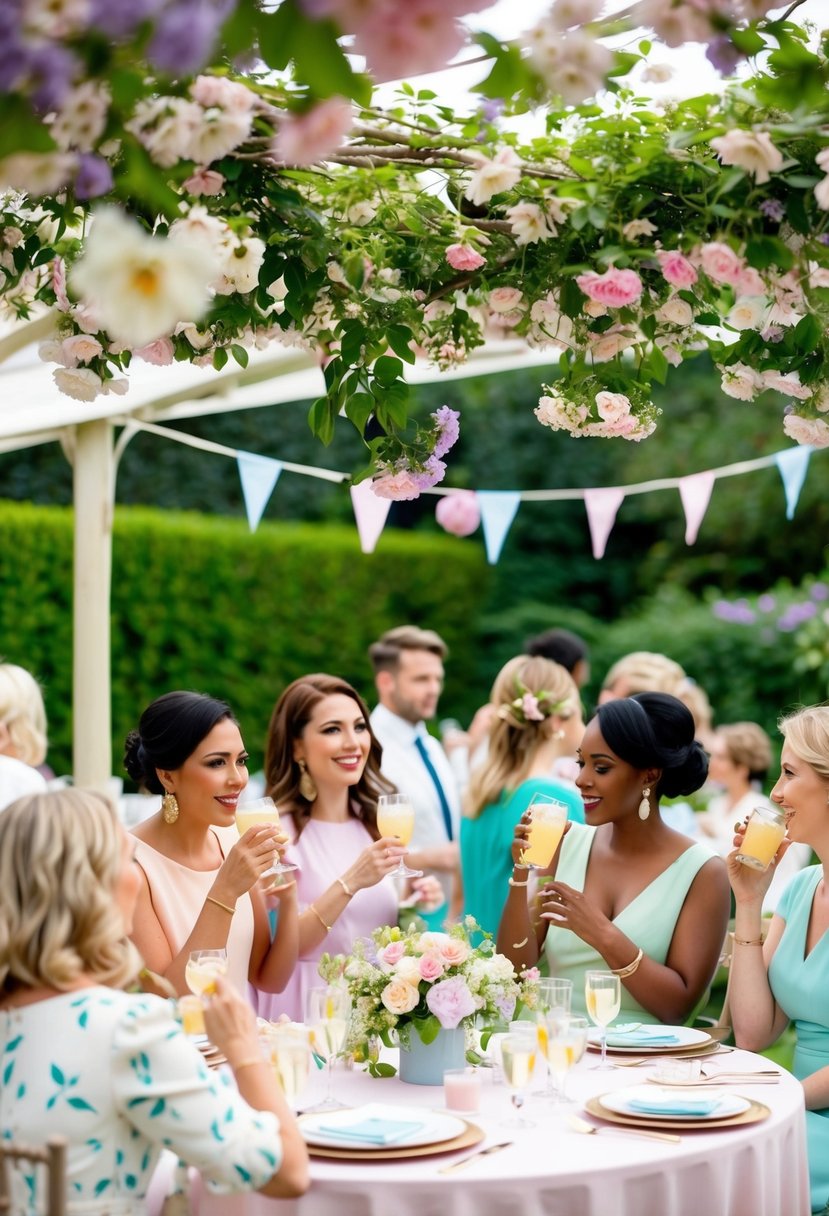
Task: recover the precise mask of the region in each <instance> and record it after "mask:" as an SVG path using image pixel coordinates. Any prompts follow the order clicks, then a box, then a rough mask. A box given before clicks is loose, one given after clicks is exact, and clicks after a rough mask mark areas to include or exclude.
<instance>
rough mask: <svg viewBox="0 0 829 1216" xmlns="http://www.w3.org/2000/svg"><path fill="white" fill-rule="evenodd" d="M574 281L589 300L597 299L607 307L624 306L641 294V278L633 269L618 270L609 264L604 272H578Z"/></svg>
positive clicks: (631, 302) (632, 302)
mask: <svg viewBox="0 0 829 1216" xmlns="http://www.w3.org/2000/svg"><path fill="white" fill-rule="evenodd" d="M576 282H577V283H578V285H579V287H580V288H581V290H582V291H583V292H584V294H585V295H586V296H588V297H589V299H591V300H598V301H599V303H600V304H606V305H607V306H608V307H609V308H624V307H625V306H626V305H628V304H635V302H636V301H637V300H638V299H639V297H640V296H641V294H642V280H641V279H640V278H639V275H638V274H637V273H636V271H635V270H619V269H618V268H617V267H615V266H611V267H610V268H609V269H608V270H606V271H605V272H604V274H596V273H595V271H592V270H591V271H588V273H587V274H580V275H579V276H578V277H577V279H576Z"/></svg>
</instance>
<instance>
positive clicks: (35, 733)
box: [0, 663, 54, 810]
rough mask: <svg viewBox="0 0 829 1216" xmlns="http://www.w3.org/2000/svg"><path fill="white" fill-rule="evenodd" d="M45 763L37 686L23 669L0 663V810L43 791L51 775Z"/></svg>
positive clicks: (43, 720)
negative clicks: (27, 795) (25, 795)
mask: <svg viewBox="0 0 829 1216" xmlns="http://www.w3.org/2000/svg"><path fill="white" fill-rule="evenodd" d="M45 759H46V710H45V708H44V706H43V697H42V695H41V692H40V688H39V686H38V683H37V681H36V680H35V678H34V676H32V675H30V674H29V672H28V671H26V670H25V668H23V667H18V666H16V664H14V663H0V810H2V809H3V807H4V806H8V804H9V803H10V802H14V800H15V799H16V798H21V797H22V796H23V795H24V794H36V793H38V792H40V791H41V790H45V789H46V778H47V776H48V777H52V776H53V775H54V774H53V773H52V771H51V769H46V766H45V764H44V761H45ZM41 769H45V770H46V771H45V772H42V771H41Z"/></svg>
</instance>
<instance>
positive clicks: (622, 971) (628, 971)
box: [610, 946, 645, 980]
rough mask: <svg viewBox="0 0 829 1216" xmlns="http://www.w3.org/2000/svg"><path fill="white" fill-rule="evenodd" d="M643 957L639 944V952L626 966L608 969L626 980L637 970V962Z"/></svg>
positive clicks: (643, 952)
mask: <svg viewBox="0 0 829 1216" xmlns="http://www.w3.org/2000/svg"><path fill="white" fill-rule="evenodd" d="M644 957H645V951H644V950H643V949H642V947H641V946H640V947H639V953H638V954H637V955H636V958H635V959H634V960H633V962H632V963H628V965H627V967H611V968H610V970H611V971H612V972H613V974H614V975H618V977H619V979H620V980H626V979H627V978H628V976H629V975H633V973H634V972H635V971H637V970H638V968H639V964H640V963H641V961H642V959H643V958H644Z"/></svg>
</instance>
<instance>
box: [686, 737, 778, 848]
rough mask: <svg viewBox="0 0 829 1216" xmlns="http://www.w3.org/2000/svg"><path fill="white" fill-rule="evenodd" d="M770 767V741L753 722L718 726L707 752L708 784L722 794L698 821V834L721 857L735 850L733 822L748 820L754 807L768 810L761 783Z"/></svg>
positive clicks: (715, 798) (711, 803)
mask: <svg viewBox="0 0 829 1216" xmlns="http://www.w3.org/2000/svg"><path fill="white" fill-rule="evenodd" d="M770 767H771V739H769V737H768V735H767V734H766V732H765V731H764V730H763V728H762V727H761V726H758V725H757V723H756V722H733V723H731V724H730V725H728V726H720V727H719V728H718V729H717V730H716V732H715V734H714V738H713V740H712V743H711V747H710V749H709V762H708V780H709V782H710V784H711V785H712V786H713V787H714V788H715V789H718V790H720V791H721V792H720V793H718V794H715V795H714V797H713V798H712V799H711V801H710V802H709V803H708V808H707V810H706V811H705V812H703V813H702V814H701V815H700V816H699V817H698V820H697V822H698V824H699V828H700V834H701V835H702V836H703V837H704V838H707V839H708V840H710V842H711V845H712V847H713V848H714V849H716V851H717V852H718V853H719V855H720V857H727V856H728V854H729V853H730V852H731V850H732V849H733V848H734V822H735V820H743V819H746V818H748V816H749V815H750V814H751V812H752V811H753V810H754V808H755V806H768V805H769V801H768V799H767V798H765V797H764V795H763V782H764V781H765V779H766V776H767V775H768V771H769V768H770Z"/></svg>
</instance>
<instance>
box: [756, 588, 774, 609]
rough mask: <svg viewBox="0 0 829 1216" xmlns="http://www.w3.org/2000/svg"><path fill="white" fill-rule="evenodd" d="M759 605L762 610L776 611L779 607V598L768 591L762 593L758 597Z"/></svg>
mask: <svg viewBox="0 0 829 1216" xmlns="http://www.w3.org/2000/svg"><path fill="white" fill-rule="evenodd" d="M757 607H758V608H759V609H760V611H761V612H774V610H775V608H776V607H777V600H776V599H775V598H774V596H773V595H769V594H768V593H766V595H761V596H760V598H759V599H758V601H757Z"/></svg>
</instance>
